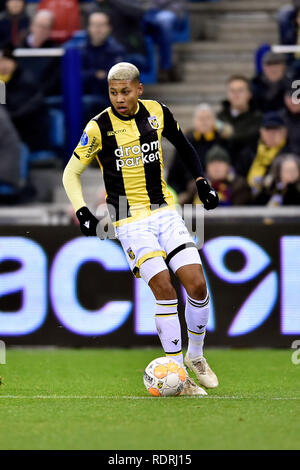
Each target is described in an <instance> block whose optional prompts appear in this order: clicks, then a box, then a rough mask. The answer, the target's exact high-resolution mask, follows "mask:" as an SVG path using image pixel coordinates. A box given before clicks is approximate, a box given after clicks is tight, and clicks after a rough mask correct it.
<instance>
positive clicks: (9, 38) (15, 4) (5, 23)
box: [0, 0, 29, 48]
mask: <svg viewBox="0 0 300 470" xmlns="http://www.w3.org/2000/svg"><path fill="white" fill-rule="evenodd" d="M28 27H29V17H28V16H27V15H26V13H25V1H24V0H7V1H6V11H4V12H3V13H1V15H0V48H1V47H4V46H5V45H6V44H7V43H8V42H10V43H11V44H13V45H14V46H15V47H17V46H19V45H20V44H21V42H22V40H23V39H24V37H25V35H26V33H27V30H28Z"/></svg>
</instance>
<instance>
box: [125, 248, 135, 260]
mask: <svg viewBox="0 0 300 470" xmlns="http://www.w3.org/2000/svg"><path fill="white" fill-rule="evenodd" d="M127 253H128V256H129V258H130V259H134V258H135V254H134V253H133V251H132V249H131V248H128V250H127Z"/></svg>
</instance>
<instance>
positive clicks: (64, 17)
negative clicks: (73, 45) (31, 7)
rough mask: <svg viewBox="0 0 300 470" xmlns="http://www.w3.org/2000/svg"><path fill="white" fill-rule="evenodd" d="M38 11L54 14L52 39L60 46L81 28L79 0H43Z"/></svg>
mask: <svg viewBox="0 0 300 470" xmlns="http://www.w3.org/2000/svg"><path fill="white" fill-rule="evenodd" d="M38 10H50V11H51V12H52V13H53V15H54V24H53V29H52V33H51V39H52V40H53V41H55V42H57V43H59V44H61V43H63V42H66V41H68V39H70V38H71V37H72V35H73V33H74V32H75V31H78V30H79V29H80V28H81V25H80V7H79V0H68V1H66V0H41V1H40V2H39V4H38Z"/></svg>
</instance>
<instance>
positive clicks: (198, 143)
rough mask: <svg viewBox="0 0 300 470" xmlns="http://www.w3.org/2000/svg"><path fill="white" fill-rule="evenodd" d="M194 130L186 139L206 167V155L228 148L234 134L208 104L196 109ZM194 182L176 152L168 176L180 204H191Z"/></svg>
mask: <svg viewBox="0 0 300 470" xmlns="http://www.w3.org/2000/svg"><path fill="white" fill-rule="evenodd" d="M193 124H194V125H193V129H192V130H190V131H188V132H187V133H186V137H187V138H188V139H189V141H190V142H191V143H192V144H193V146H194V148H195V149H196V151H197V153H198V155H199V157H200V160H201V163H202V166H203V168H205V165H206V154H207V152H208V151H209V150H210V149H211V148H212V147H213V146H214V145H215V144H218V145H219V146H221V147H224V148H226V147H227V139H228V137H229V136H230V135H231V133H232V129H231V126H229V125H225V124H224V123H222V122H221V121H218V120H216V117H215V114H214V112H213V110H212V108H211V107H210V106H209V105H207V104H200V105H199V106H197V107H196V109H195V114H194V123H193ZM192 180H193V177H192V175H191V173H190V172H189V171H188V170H187V168H186V167H185V165H184V164H183V162H182V159H181V158H180V155H179V154H178V152H175V154H174V157H173V161H172V164H171V167H170V170H169V174H168V184H169V185H170V186H171V188H173V189H174V190H175V192H176V193H177V194H178V195H179V202H180V203H183V204H184V203H186V202H190V201H187V200H186V199H185V195H186V191H187V189H188V187H189V183H190V181H192Z"/></svg>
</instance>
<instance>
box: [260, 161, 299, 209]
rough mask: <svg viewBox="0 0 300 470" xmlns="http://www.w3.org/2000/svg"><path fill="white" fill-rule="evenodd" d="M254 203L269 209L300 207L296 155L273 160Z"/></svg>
mask: <svg viewBox="0 0 300 470" xmlns="http://www.w3.org/2000/svg"><path fill="white" fill-rule="evenodd" d="M255 203H256V204H259V205H267V206H269V207H277V206H299V205H300V158H299V157H298V156H297V155H294V154H292V153H291V154H283V155H280V156H278V157H276V158H275V160H274V162H273V164H272V166H271V169H270V172H269V174H268V175H267V176H266V177H265V178H264V181H263V188H262V191H261V193H259V195H258V196H257V197H256V199H255Z"/></svg>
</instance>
